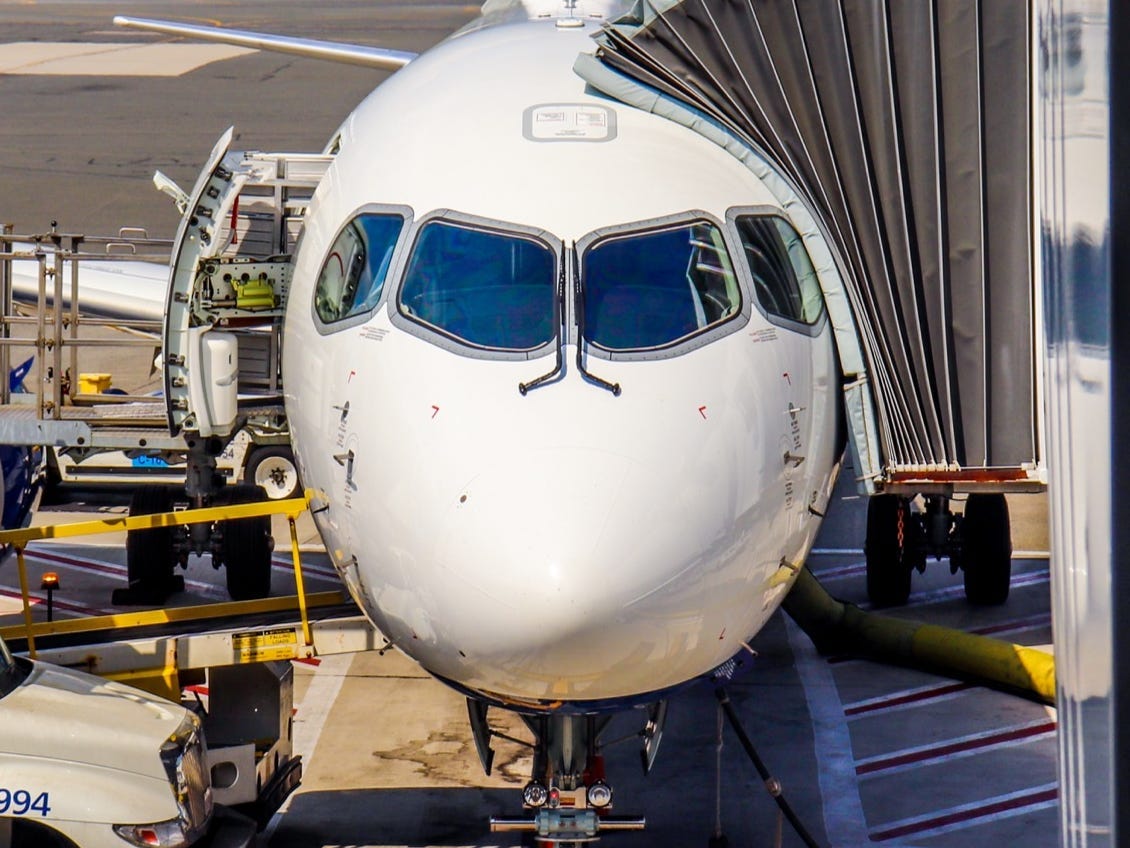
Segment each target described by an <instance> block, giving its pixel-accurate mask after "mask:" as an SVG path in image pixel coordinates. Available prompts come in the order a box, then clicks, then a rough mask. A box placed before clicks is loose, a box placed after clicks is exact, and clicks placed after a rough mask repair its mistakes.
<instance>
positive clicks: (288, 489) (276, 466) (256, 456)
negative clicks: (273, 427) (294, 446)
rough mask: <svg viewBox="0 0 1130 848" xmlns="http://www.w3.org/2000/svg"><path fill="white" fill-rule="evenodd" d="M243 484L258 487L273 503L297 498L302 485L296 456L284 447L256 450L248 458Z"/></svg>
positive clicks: (276, 446)
mask: <svg viewBox="0 0 1130 848" xmlns="http://www.w3.org/2000/svg"><path fill="white" fill-rule="evenodd" d="M243 482H244V483H246V484H247V485H253V486H258V487H259V488H260V489H262V490H263V491H264V492H266V493H267V497H268V498H270V499H271V500H273V501H277V500H282V499H284V498H293V497H297V495H298V493H299V491H300V489H299V486H300V484H299V481H298V466H297V465H295V464H294V454H293V453H291V450H290V448H288V447H285V446H284V445H275V446H274V447H262V448H254V449H253V450H252V451H251V455H250V456H249V457H248V458H247V465H246V468H245V470H244V472H243Z"/></svg>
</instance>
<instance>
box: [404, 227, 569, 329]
mask: <svg viewBox="0 0 1130 848" xmlns="http://www.w3.org/2000/svg"><path fill="white" fill-rule="evenodd" d="M556 269H557V256H556V254H555V253H554V251H553V250H552V249H551V248H550V247H549V246H548V245H547V244H545V243H544V242H541V241H539V240H537V239H535V238H532V237H530V236H525V235H519V234H517V233H509V232H500V231H497V230H487V229H483V228H480V227H476V226H469V225H465V224H456V223H452V222H450V221H444V220H434V221H429V222H428V223H426V224H424V226H423V227H422V228H421V229H420V234H419V237H418V238H417V239H416V244H415V246H414V247H413V249H412V254H411V256H410V258H409V260H408V270H407V271H406V272H405V275H404V284H403V285H402V286H401V289H400V311H401V312H403V313H404V314H405V315H408V316H409V317H411V318H412V319H413V320H415V321H418V322H421V323H424V324H427V325H430V326H431V327H434V328H435V329H438V330H441V331H442V332H444V333H446V334H448V335H450V336H454V337H455V338H457V339H460V340H462V341H464V342H468V343H470V344H472V345H477V346H480V347H484V348H491V349H495V350H510V351H525V350H532V349H534V348H538V347H541V346H542V345H544V344H547V343H548V342H550V341H552V340H553V338H554V336H555V335H556V327H557V325H558V323H559V320H560V319H559V318H558V317H557V308H556V305H557V298H556V291H557V273H556Z"/></svg>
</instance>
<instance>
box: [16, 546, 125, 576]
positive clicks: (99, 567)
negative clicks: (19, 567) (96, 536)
mask: <svg viewBox="0 0 1130 848" xmlns="http://www.w3.org/2000/svg"><path fill="white" fill-rule="evenodd" d="M24 556H25V557H27V558H28V559H40V560H43V561H44V562H57V563H59V564H60V565H73V566H74V567H75V568H82V569H86V570H87V571H96V572H99V573H101V574H113V575H115V576H119V575H122V574H125V571H126V569H125V566H124V565H114V564H112V563H108V562H102V561H100V560H96V559H75V558H74V557H69V556H63V555H62V554H56V553H48V552H47V551H43V550H40V549H39V548H28V549H27V550H25V551H24Z"/></svg>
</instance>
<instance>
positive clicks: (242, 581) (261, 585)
mask: <svg viewBox="0 0 1130 848" xmlns="http://www.w3.org/2000/svg"><path fill="white" fill-rule="evenodd" d="M266 499H267V498H266V496H265V495H264V494H263V490H262V489H260V488H259V487H258V486H228V487H227V488H225V489H224V490H223V491H222V492H221V493H220V494H219V495H217V496H216V505H217V506H221V505H229V504H246V503H259V502H260V501H263V500H266ZM222 529H223V536H222V539H221V551H222V555H223V560H224V569H225V571H226V574H227V584H228V594H229V595H230V596H231V599H232V600H233V601H250V600H256V599H258V598H266V597H267V596H269V595H270V594H271V553H272V552H273V551H274V547H275V543H274V539H273V538H272V537H271V517H270V516H269V515H260V516H256V517H255V518H237V519H230V520H228V521H225V522H223V528H222Z"/></svg>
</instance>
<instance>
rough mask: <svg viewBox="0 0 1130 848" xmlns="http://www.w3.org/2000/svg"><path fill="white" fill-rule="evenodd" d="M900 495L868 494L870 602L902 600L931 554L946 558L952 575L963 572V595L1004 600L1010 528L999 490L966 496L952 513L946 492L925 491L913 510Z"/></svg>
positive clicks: (985, 601) (978, 601) (979, 600)
mask: <svg viewBox="0 0 1130 848" xmlns="http://www.w3.org/2000/svg"><path fill="white" fill-rule="evenodd" d="M911 504H912V499H911V498H908V497H905V496H903V495H894V494H883V495H874V496H872V498H871V500H870V502H869V503H868V505H867V541H866V543H865V545H864V552H865V554H866V557H867V595H868V598H869V599H870V601H871V603H872V605H873V606H876V607H890V606H899V605H902V604H905V603H906V601H907V599H908V598H909V596H910V581H911V575H912V574H913V572H914V571H916V570H917V571H919V572H924V571H925V570H926V561H927V559H928V558H929V557H931V556H932V557H934V558H935V559H941V558H942V557H945V556H948V557H949V560H950V573H951V574H956V573H957V572H958V570H961V571H962V572H964V582H965V597H966V600H968V601H969V603H971V604H975V605H978V606H990V605H998V604H1003V603H1004V602H1005V601H1006V600H1008V591H1009V582H1010V580H1011V576H1012V529H1011V525H1010V522H1009V514H1008V502H1007V501H1006V500H1005V497H1004V495H1003V494H1000V493H992V494H986V493H976V494H971V495H969V497H968V499H967V500H966V502H965V511H964V512H963V513H960V514H958V513H955V512H953V510H952V509H951V508H950V499H949V498H948V497H946V496H945V495H926V496H925V508H924V509H921V510H916V509H913V508H912V506H911Z"/></svg>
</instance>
